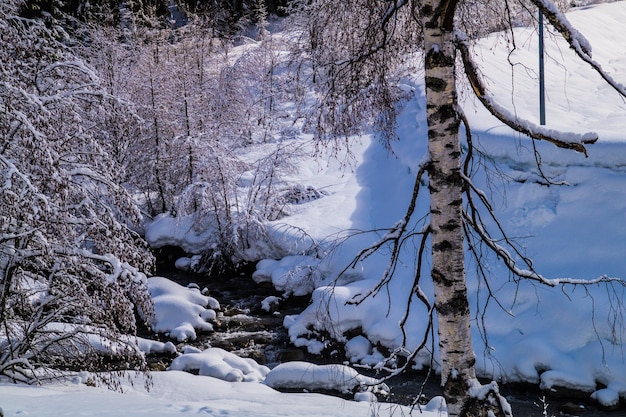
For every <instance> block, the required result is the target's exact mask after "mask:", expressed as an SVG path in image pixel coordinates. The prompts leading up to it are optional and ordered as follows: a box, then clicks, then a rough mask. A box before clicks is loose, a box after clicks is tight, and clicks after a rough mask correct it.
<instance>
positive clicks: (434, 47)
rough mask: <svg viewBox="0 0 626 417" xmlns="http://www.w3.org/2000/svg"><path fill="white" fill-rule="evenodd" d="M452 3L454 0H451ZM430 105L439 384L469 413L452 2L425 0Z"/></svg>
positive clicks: (451, 403)
mask: <svg viewBox="0 0 626 417" xmlns="http://www.w3.org/2000/svg"><path fill="white" fill-rule="evenodd" d="M452 3H453V2H452ZM422 11H423V13H424V15H423V18H424V22H423V23H424V37H425V39H424V41H425V52H426V57H425V76H426V106H427V114H428V150H429V153H430V167H429V171H428V172H429V177H430V179H429V184H430V185H429V187H430V216H431V230H432V234H431V239H432V262H433V264H432V278H433V283H434V287H435V307H436V310H437V322H438V329H439V330H438V331H439V349H440V354H441V361H442V369H441V386H442V388H443V391H444V396H445V398H446V402H447V407H448V415H449V416H451V417H454V416H460V415H465V414H466V413H465V411H466V410H467V404H468V403H469V401H470V397H469V394H468V388H469V386H470V381H473V380H475V378H476V375H475V370H474V362H475V357H474V352H473V350H472V339H471V332H470V313H469V303H468V300H467V288H466V285H465V258H464V248H463V242H464V234H463V218H462V202H463V190H462V187H463V181H462V179H461V175H460V170H461V146H460V137H459V125H460V117H459V114H458V112H457V92H456V73H455V57H456V47H455V43H454V32H453V27H452V16H453V14H454V4H451V3H447V2H443V1H440V0H431V1H427V2H426V3H425V6H424V8H423V9H422Z"/></svg>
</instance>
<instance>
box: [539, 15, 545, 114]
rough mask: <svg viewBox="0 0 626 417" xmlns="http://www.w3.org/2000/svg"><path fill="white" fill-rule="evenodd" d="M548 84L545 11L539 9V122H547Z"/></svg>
mask: <svg viewBox="0 0 626 417" xmlns="http://www.w3.org/2000/svg"><path fill="white" fill-rule="evenodd" d="M545 89H546V84H545V75H544V63H543V13H542V12H541V10H539V124H540V125H542V126H543V125H545V124H546V91H545Z"/></svg>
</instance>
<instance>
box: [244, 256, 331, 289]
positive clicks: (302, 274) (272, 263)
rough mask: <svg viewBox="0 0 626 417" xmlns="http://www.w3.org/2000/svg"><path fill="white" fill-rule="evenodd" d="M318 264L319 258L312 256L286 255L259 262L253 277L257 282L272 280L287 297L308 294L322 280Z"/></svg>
mask: <svg viewBox="0 0 626 417" xmlns="http://www.w3.org/2000/svg"><path fill="white" fill-rule="evenodd" d="M318 264H319V260H318V259H316V258H313V257H311V256H286V257H284V258H282V259H281V260H279V261H276V260H273V259H264V260H262V261H260V262H259V263H258V264H257V267H256V268H257V269H256V271H255V272H254V273H253V274H252V279H253V280H254V281H255V282H257V283H261V282H271V283H272V284H273V285H274V287H275V288H276V289H277V290H278V291H283V292H284V295H285V297H288V296H289V295H292V294H293V295H295V296H303V295H308V294H311V293H312V292H313V290H314V289H315V287H316V286H317V285H319V282H320V280H321V277H320V273H319V271H318V270H317V265H318Z"/></svg>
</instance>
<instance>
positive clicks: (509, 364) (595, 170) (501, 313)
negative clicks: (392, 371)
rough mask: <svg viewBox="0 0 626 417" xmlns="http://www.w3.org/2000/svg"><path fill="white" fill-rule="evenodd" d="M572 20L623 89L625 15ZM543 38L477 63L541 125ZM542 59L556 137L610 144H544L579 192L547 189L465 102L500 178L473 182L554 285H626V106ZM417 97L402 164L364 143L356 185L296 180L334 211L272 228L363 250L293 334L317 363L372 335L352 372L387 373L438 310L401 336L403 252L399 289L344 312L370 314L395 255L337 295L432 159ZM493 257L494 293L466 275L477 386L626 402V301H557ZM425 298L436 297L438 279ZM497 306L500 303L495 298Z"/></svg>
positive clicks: (502, 96)
mask: <svg viewBox="0 0 626 417" xmlns="http://www.w3.org/2000/svg"><path fill="white" fill-rule="evenodd" d="M568 17H569V18H570V19H571V20H572V23H573V24H574V26H576V27H578V28H580V30H581V32H583V33H584V34H585V35H587V36H588V37H589V39H590V41H591V43H592V45H593V46H594V48H595V51H596V54H595V58H596V59H597V60H598V61H599V62H600V63H601V64H602V65H603V67H604V68H605V69H606V70H608V71H610V72H611V73H612V74H613V75H614V76H615V77H616V78H618V81H621V82H626V78H625V77H623V75H622V74H620V71H619V69H620V68H625V67H626V46H625V44H624V43H623V42H621V37H622V33H621V30H622V25H621V24H620V23H619V22H623V21H624V19H626V4H624V3H623V2H619V3H613V4H604V5H598V6H591V7H587V8H585V9H584V10H583V9H578V10H574V11H573V12H571V13H569V14H568ZM536 36H537V35H536V32H535V31H533V30H529V29H523V28H520V29H516V30H515V40H516V45H517V50H516V51H515V52H513V53H512V54H511V55H510V58H509V60H507V56H509V52H510V51H509V49H508V45H510V43H507V42H506V40H507V39H506V36H505V35H502V34H500V35H494V36H492V37H490V38H488V39H485V40H483V41H481V42H480V44H479V45H478V46H477V47H476V51H477V53H478V54H479V56H480V57H481V60H482V62H483V64H482V65H483V67H484V71H485V77H486V79H487V80H488V84H489V86H490V87H491V88H492V89H493V90H494V94H495V96H496V98H497V99H498V101H499V102H500V104H502V105H504V106H507V107H508V108H509V109H510V110H511V111H512V112H516V113H517V114H518V115H520V116H522V117H526V118H529V119H531V120H533V121H535V122H537V119H538V115H537V114H538V110H537V106H538V92H537V86H538V80H537V77H536V69H535V68H536V62H537V61H538V58H537V56H536V49H535V48H536ZM546 44H547V54H548V57H549V58H548V59H547V70H546V71H547V72H546V78H547V98H548V101H547V109H548V126H547V127H548V128H553V129H559V130H566V131H570V132H586V131H596V132H598V133H599V135H600V140H599V141H598V142H597V143H596V144H594V145H591V146H589V157H585V156H584V155H582V154H576V153H574V152H572V151H566V150H562V149H557V148H555V147H554V146H552V145H550V144H545V143H536V144H535V146H536V148H537V150H538V151H539V153H540V155H541V161H542V165H541V166H542V169H543V171H544V173H545V174H546V175H547V176H548V177H550V178H552V179H553V180H555V181H565V182H567V183H568V184H569V185H564V186H558V187H557V186H551V187H547V186H546V185H545V182H546V181H545V180H543V179H542V178H541V177H540V175H539V170H538V168H537V164H536V160H535V152H534V147H533V143H532V142H531V141H529V140H528V139H526V138H523V137H520V136H519V135H517V134H515V133H513V132H512V131H511V130H510V129H508V128H506V127H504V126H503V125H502V124H501V123H500V122H499V121H497V120H496V119H494V118H493V117H491V116H489V115H488V114H487V113H486V111H485V110H484V109H482V108H480V105H479V104H477V102H476V101H475V100H473V99H472V98H471V97H470V95H469V93H468V94H466V95H465V96H464V101H463V106H464V109H465V112H466V113H467V115H468V117H469V119H470V124H471V126H472V133H473V137H474V139H473V140H474V142H475V144H476V145H477V146H478V147H479V148H480V149H481V150H482V151H483V152H484V153H485V155H486V159H487V160H488V161H489V163H488V167H489V168H490V169H491V168H493V167H494V166H497V167H499V170H500V174H499V175H492V176H491V177H490V179H489V180H487V178H486V177H485V176H484V175H482V174H477V175H476V178H475V181H476V183H477V184H478V185H479V186H480V187H481V188H483V189H484V190H485V191H486V192H487V193H488V194H489V195H490V196H491V198H492V199H493V201H494V207H495V208H496V211H497V213H498V216H499V219H500V221H501V222H502V224H503V226H504V228H505V229H506V230H507V232H508V233H509V235H510V236H513V237H516V240H517V242H518V243H519V244H520V245H521V247H522V251H523V252H524V253H525V254H527V255H529V256H530V257H532V258H533V260H534V265H535V266H536V267H537V268H538V270H539V271H540V272H541V273H542V274H543V275H544V276H546V277H549V278H557V277H573V278H585V279H592V278H596V277H598V276H600V275H604V274H606V275H609V276H616V277H622V278H626V261H625V259H626V257H625V256H626V227H624V226H623V224H624V220H626V175H625V172H624V171H625V170H624V167H625V166H626V131H625V130H624V129H623V127H624V126H626V104H625V103H624V101H623V100H622V99H621V98H620V97H619V96H618V94H617V93H616V92H614V91H613V90H612V89H611V88H610V87H608V86H606V85H604V84H603V82H602V80H601V79H600V77H599V76H597V75H596V74H595V73H594V72H593V71H592V70H591V69H589V68H588V67H587V66H586V65H584V64H583V63H579V62H578V61H577V58H576V57H575V56H574V54H573V53H572V52H571V51H569V50H568V49H567V47H566V45H565V43H564V42H562V41H557V40H556V38H555V37H554V36H552V35H550V36H547V39H546ZM512 64H513V65H512ZM619 77H622V79H621V80H620V78H619ZM407 88H412V89H413V90H414V91H415V98H414V99H413V100H412V101H410V102H409V103H407V104H406V106H405V108H404V110H403V113H402V114H401V116H400V119H399V127H398V132H399V136H400V141H399V142H397V143H395V144H394V145H393V151H394V153H393V154H389V153H388V152H386V151H385V150H384V149H383V147H382V146H381V145H380V144H379V143H378V141H377V140H376V138H373V137H363V138H360V139H358V140H355V143H354V147H353V152H354V156H355V158H356V160H357V161H358V163H356V164H355V165H354V166H353V167H352V169H347V170H338V169H337V167H336V166H335V165H336V163H335V162H332V161H331V162H330V163H329V164H328V165H312V164H308V165H307V166H306V167H305V168H306V169H303V170H302V171H301V172H310V177H309V178H307V179H302V177H300V179H299V180H300V181H301V182H303V183H307V184H308V183H310V184H312V185H314V186H316V187H325V190H326V191H328V192H329V193H330V195H329V196H327V197H325V198H323V199H320V200H316V201H313V202H310V203H307V204H306V205H303V206H302V207H301V208H300V212H299V213H297V214H296V215H294V216H291V217H289V218H286V219H282V220H281V222H280V224H278V223H277V224H276V225H275V226H276V228H277V229H279V228H284V224H285V223H289V224H291V225H294V226H297V227H298V228H302V229H303V230H306V231H307V233H309V234H311V235H312V236H313V237H315V238H316V239H317V240H318V241H325V240H327V241H328V240H329V239H332V238H335V239H337V238H338V235H337V232H339V231H343V233H342V234H341V236H342V237H345V236H347V235H352V237H351V238H349V239H347V240H341V241H340V243H338V246H337V247H335V249H334V250H333V251H332V252H331V255H330V256H329V257H327V258H326V259H325V260H324V261H323V262H322V263H321V264H320V265H319V266H318V268H319V269H318V270H319V271H320V272H321V276H322V278H324V277H326V279H319V280H318V281H319V286H318V288H317V289H316V290H315V292H314V293H313V303H312V305H311V306H310V307H309V308H308V309H307V310H305V311H304V312H303V313H302V314H300V315H298V316H293V317H288V318H287V319H286V320H285V325H286V326H287V327H289V331H290V335H291V338H292V341H293V342H294V343H295V344H296V345H299V346H307V347H308V348H309V350H310V351H312V352H319V351H321V350H323V349H324V348H325V347H326V346H327V341H325V340H324V337H325V336H326V335H327V334H330V335H331V336H332V337H334V338H336V339H338V340H341V341H349V340H348V339H347V337H346V334H347V333H348V331H351V330H355V329H362V331H363V333H364V334H365V335H366V336H367V338H368V339H369V340H370V342H371V343H370V344H369V345H368V346H366V348H365V349H362V350H361V352H363V353H362V355H361V357H360V358H359V357H355V359H357V360H358V359H361V360H362V362H364V363H367V364H371V365H377V366H381V362H380V361H381V358H382V355H381V352H380V350H381V346H382V347H384V348H386V349H388V350H393V349H394V348H397V347H399V346H401V345H402V344H403V338H404V337H406V338H407V339H406V346H407V347H409V348H410V349H413V348H415V347H416V346H417V345H418V343H419V342H420V341H421V340H422V338H423V335H424V332H425V331H426V323H427V319H428V317H427V316H426V314H425V312H426V308H425V307H424V306H423V305H421V304H420V303H419V302H417V301H414V302H413V307H412V308H413V309H412V311H411V315H410V317H409V318H408V321H407V324H406V329H407V333H406V336H405V335H404V334H403V333H402V332H401V331H400V330H399V328H398V323H399V322H400V321H401V320H403V319H404V315H405V306H406V302H407V299H408V294H409V292H410V288H411V283H412V282H413V276H414V269H415V254H416V250H417V243H415V245H413V244H410V245H407V248H406V251H405V253H404V254H403V258H402V262H401V263H400V264H399V266H398V268H397V270H396V277H395V278H394V280H393V281H392V282H391V283H389V284H388V285H386V286H384V287H383V288H382V289H381V291H380V292H379V293H378V294H377V295H376V297H372V298H369V299H366V300H364V301H363V302H362V303H360V304H358V305H355V304H354V303H352V304H350V303H348V302H349V301H354V300H355V299H360V297H361V296H362V295H363V294H366V293H367V291H368V290H369V289H370V288H372V287H373V286H374V285H375V284H376V283H377V282H378V279H379V278H380V276H381V274H382V273H383V271H384V269H385V268H386V266H387V255H388V253H386V252H385V251H382V252H379V253H377V254H375V255H372V256H371V257H369V258H368V259H367V260H365V261H363V262H358V263H357V264H356V265H355V266H354V267H353V268H348V270H347V271H346V272H345V273H344V275H343V276H342V279H341V280H340V281H339V282H338V283H335V282H334V281H333V279H334V278H336V277H337V275H338V274H339V272H340V271H343V269H344V268H346V267H347V266H348V265H349V264H350V262H351V261H352V259H353V257H354V256H355V255H356V253H357V252H358V251H359V250H360V249H361V248H363V247H366V246H367V245H370V244H372V243H373V242H375V241H376V240H378V239H379V238H380V236H381V235H382V234H383V233H384V232H385V231H384V230H378V231H377V232H370V233H361V232H362V231H371V230H376V229H384V228H389V227H391V226H392V225H393V224H394V223H395V222H396V221H398V220H399V219H400V218H401V217H402V215H403V213H404V210H405V208H406V207H407V204H408V199H409V197H410V193H411V190H412V186H413V179H414V175H415V172H416V169H417V166H418V164H419V161H420V160H421V159H422V158H423V157H424V155H425V146H426V143H425V115H424V99H423V86H422V84H421V80H420V79H419V77H416V80H414V81H413V82H407ZM492 163H493V164H494V165H491V164H492ZM315 168H317V169H315ZM491 173H492V174H495V173H496V172H495V171H493V170H492V171H491ZM424 191H425V190H424ZM424 197H426V196H424ZM426 207H427V199H426V198H423V199H422V200H420V203H419V204H418V210H421V213H426V212H427V211H426ZM417 226H418V227H419V222H417ZM346 229H349V230H350V231H346ZM408 246H410V247H408ZM486 256H487V258H485V259H486V260H487V262H486V265H487V268H488V273H489V281H488V282H489V288H487V286H486V284H485V283H484V282H481V280H479V279H477V270H476V269H475V267H474V264H473V263H472V262H469V263H468V282H469V287H470V295H471V306H472V309H473V314H475V323H474V325H475V326H474V334H473V337H474V346H475V351H476V354H477V356H478V367H479V369H480V371H481V373H482V374H483V375H489V376H492V377H495V378H499V379H501V380H502V381H529V382H535V383H541V384H542V386H543V387H545V388H552V387H557V386H566V387H570V388H575V389H581V390H584V391H587V392H590V393H591V392H594V391H596V390H600V391H599V392H598V393H597V394H594V395H596V396H598V397H600V396H602V398H603V399H604V402H605V403H610V402H615V401H617V399H618V396H621V397H622V398H624V397H626V362H625V361H624V359H623V353H624V352H623V343H624V335H623V332H624V323H623V321H622V313H621V311H620V308H622V307H623V304H622V303H623V301H622V300H623V295H624V294H623V290H624V289H623V287H622V286H621V285H616V286H615V287H612V288H608V289H607V288H606V287H605V286H600V285H594V286H591V287H567V286H566V287H557V288H547V287H542V286H539V285H537V284H534V283H531V282H523V281H522V282H519V281H517V280H515V279H513V277H511V276H510V274H509V273H508V271H507V270H506V269H505V268H504V267H503V266H502V265H501V264H500V263H499V262H498V260H497V259H495V257H493V256H489V255H486ZM288 261H289V260H288V259H283V261H282V262H281V266H280V267H281V271H286V270H288V268H286V264H287V263H288ZM296 264H297V267H298V268H300V269H302V260H301V259H300V258H297V263H296V258H294V266H296ZM264 268H265V269H266V265H264ZM425 269H426V270H427V269H428V265H426V266H425ZM283 273H284V272H283ZM264 274H265V275H266V276H270V275H271V271H267V270H265V271H264ZM274 278H275V279H276V280H277V281H281V282H282V281H284V280H281V279H280V277H274ZM421 284H422V288H423V289H424V291H425V292H426V293H427V294H429V293H430V288H429V284H428V282H427V277H425V278H423V279H422V282H421ZM489 291H491V292H492V293H493V295H494V296H495V298H489V297H488V293H489ZM496 300H497V302H496ZM316 335H317V337H316ZM427 346H430V344H428V345H427ZM434 346H436V344H435V345H434ZM435 355H436V352H435ZM428 360H429V357H428V349H425V351H424V354H423V355H420V356H418V359H417V360H416V362H417V364H418V365H425V364H427V363H428ZM607 386H608V388H605V387H607Z"/></svg>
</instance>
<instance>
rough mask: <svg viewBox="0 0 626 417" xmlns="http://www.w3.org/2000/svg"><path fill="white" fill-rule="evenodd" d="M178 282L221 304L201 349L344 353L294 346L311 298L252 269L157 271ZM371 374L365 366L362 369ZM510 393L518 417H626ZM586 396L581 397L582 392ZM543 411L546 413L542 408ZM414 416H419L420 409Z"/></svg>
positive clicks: (570, 398) (273, 360)
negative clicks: (265, 280)
mask: <svg viewBox="0 0 626 417" xmlns="http://www.w3.org/2000/svg"><path fill="white" fill-rule="evenodd" d="M159 273H160V275H162V276H165V277H168V278H169V279H172V280H174V281H176V282H178V283H179V284H182V285H188V284H189V283H195V284H197V285H198V286H199V287H200V289H203V288H207V289H208V295H210V296H212V297H214V298H216V299H217V300H218V301H219V302H220V304H221V311H220V312H218V319H217V323H216V324H215V325H214V328H215V331H214V332H212V333H201V334H199V337H198V339H197V340H195V341H194V342H193V344H194V345H195V346H197V347H198V348H207V347H220V348H223V349H225V350H227V351H230V352H233V353H235V354H237V355H239V356H242V357H249V358H252V359H254V360H256V361H257V362H258V363H261V364H265V365H268V366H270V367H272V366H273V365H275V364H278V363H280V362H286V361H291V360H306V361H309V362H312V363H318V364H320V363H341V362H343V358H340V357H323V358H322V357H318V356H312V355H309V354H307V353H306V352H304V351H303V350H300V349H298V348H295V347H293V346H291V345H290V343H289V340H288V336H287V333H286V330H285V328H284V327H283V326H282V323H283V318H284V317H285V315H289V314H297V313H299V312H300V311H302V309H303V308H304V307H305V306H306V305H307V303H308V297H291V298H289V299H282V298H281V294H280V293H278V292H277V291H276V290H275V289H274V288H273V287H272V286H271V285H269V284H256V283H255V282H254V281H253V280H252V279H251V278H250V273H249V272H248V273H243V274H241V275H238V276H233V277H228V278H224V277H207V276H204V275H194V274H189V273H182V272H180V271H171V270H168V271H159ZM267 297H279V298H280V300H279V302H278V305H275V306H273V308H272V309H270V311H266V310H265V309H263V308H262V307H261V306H262V302H263V300H265V299H266V298H267ZM359 371H360V372H361V373H364V374H368V372H367V371H366V370H363V369H359ZM387 385H389V387H390V388H391V395H390V396H389V397H388V398H385V399H381V401H390V402H396V403H400V404H405V405H408V404H413V403H414V401H415V398H416V397H417V395H418V394H419V393H420V392H421V393H422V395H423V400H424V401H427V400H428V399H430V398H432V397H433V396H436V395H441V389H440V388H439V384H438V381H437V376H436V375H431V376H430V377H427V374H426V373H420V372H411V373H405V374H402V375H399V376H396V377H394V378H392V379H390V380H389V381H388V382H387ZM500 390H501V392H502V393H503V394H504V395H505V396H506V397H507V399H508V400H509V402H510V403H511V406H512V408H513V414H514V416H516V417H539V416H546V417H550V416H581V417H626V408H625V407H622V408H620V409H618V410H613V411H606V410H601V409H599V408H598V407H597V406H596V405H595V404H593V403H591V402H590V401H589V400H588V399H589V395H588V394H584V393H575V392H569V393H566V394H565V395H563V396H560V397H558V398H557V397H552V396H548V395H546V394H544V393H542V392H541V390H539V388H538V387H537V386H535V385H530V384H505V385H501V387H500ZM581 394H582V395H581ZM544 409H545V412H544ZM416 415H419V413H417V414H416Z"/></svg>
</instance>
